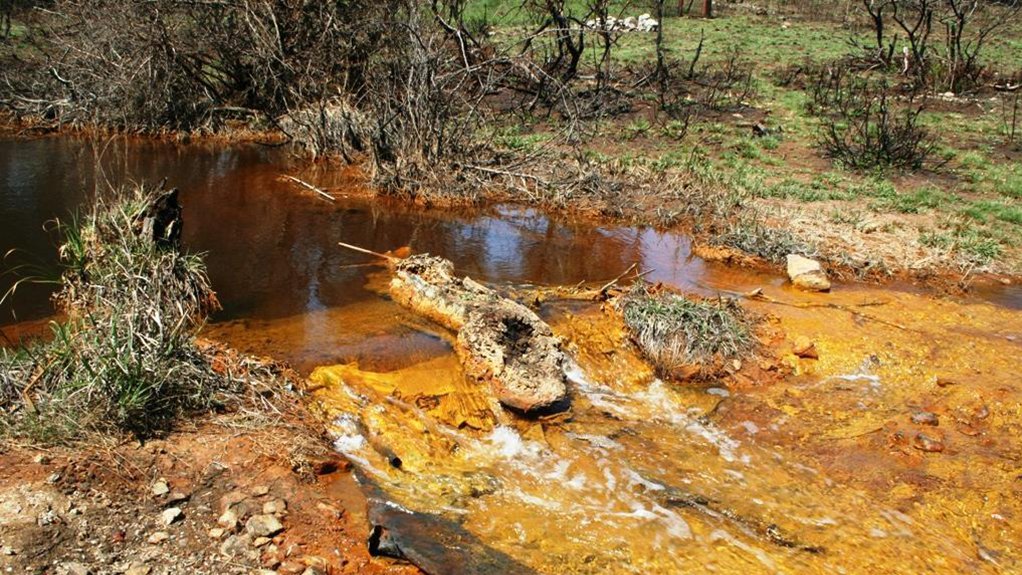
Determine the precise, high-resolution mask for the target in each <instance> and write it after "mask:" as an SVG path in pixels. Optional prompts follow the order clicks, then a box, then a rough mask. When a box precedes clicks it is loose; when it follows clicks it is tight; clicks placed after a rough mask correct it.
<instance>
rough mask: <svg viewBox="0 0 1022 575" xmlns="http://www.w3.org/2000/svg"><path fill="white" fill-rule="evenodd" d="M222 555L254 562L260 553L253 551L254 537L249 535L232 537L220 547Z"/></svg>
mask: <svg viewBox="0 0 1022 575" xmlns="http://www.w3.org/2000/svg"><path fill="white" fill-rule="evenodd" d="M220 554H221V555H223V556H225V557H234V558H240V559H250V560H254V559H256V558H257V557H258V553H257V552H256V551H255V550H254V549H252V537H251V536H250V535H248V534H242V535H231V536H230V537H228V538H227V539H225V540H224V542H223V543H222V544H221V545H220Z"/></svg>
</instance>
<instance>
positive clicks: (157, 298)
mask: <svg viewBox="0 0 1022 575" xmlns="http://www.w3.org/2000/svg"><path fill="white" fill-rule="evenodd" d="M165 197H166V196H165ZM156 199H157V194H156V192H155V191H152V190H145V189H142V188H139V189H136V190H133V191H131V192H128V193H127V194H126V195H125V196H124V197H123V198H120V199H115V200H100V201H99V202H97V204H96V206H95V208H94V210H93V211H92V212H90V213H89V214H88V215H87V216H85V217H84V218H82V219H81V220H79V221H72V222H71V223H70V224H63V225H61V231H62V234H63V243H62V245H61V248H60V256H61V260H62V262H63V265H64V268H65V271H64V274H63V278H62V285H63V289H62V290H61V291H60V292H59V294H58V295H57V296H56V301H57V303H58V306H59V308H60V309H61V310H62V311H63V312H64V313H65V314H66V316H67V320H66V321H65V322H63V323H53V324H52V331H53V337H52V339H51V340H50V341H47V342H45V343H33V344H29V345H28V346H27V347H24V348H22V349H17V350H10V349H2V350H0V435H14V436H19V437H27V438H29V439H31V440H33V441H36V442H42V443H56V442H66V441H71V440H74V439H76V438H78V437H81V436H82V435H83V434H88V433H91V432H101V433H110V432H129V433H132V434H135V435H139V436H145V435H147V434H150V433H152V432H154V431H156V430H159V429H163V428H165V427H166V426H167V425H168V424H169V423H170V422H172V421H173V419H174V418H175V416H177V415H179V414H180V413H182V412H185V411H203V410H209V409H212V408H215V407H217V406H222V405H224V404H226V403H229V402H231V401H232V398H236V397H237V395H238V394H239V393H240V392H241V391H242V389H243V385H242V383H241V381H239V380H236V379H234V378H232V377H230V376H229V375H226V374H221V373H218V372H217V371H216V370H214V369H213V368H212V366H211V365H210V362H209V361H208V359H207V358H206V357H205V356H204V354H203V353H202V352H201V351H200V350H199V348H198V347H196V345H195V339H194V338H195V333H196V332H197V330H198V328H199V327H200V325H201V324H202V323H203V322H204V320H205V318H206V316H207V314H208V313H209V312H210V311H211V310H213V309H214V308H215V307H216V306H217V301H216V298H215V296H214V294H213V292H212V290H211V289H210V286H209V281H208V279H207V277H206V273H205V269H204V266H203V264H202V260H201V259H200V258H199V257H198V256H195V255H186V254H182V253H180V251H179V250H178V249H177V246H176V245H174V244H173V242H172V241H169V240H167V239H166V238H165V237H159V236H158V235H157V234H155V233H154V232H153V228H152V224H151V222H152V221H153V220H152V219H150V218H151V216H152V209H153V208H152V206H154V205H155V204H154V201H155V200H156ZM172 225H175V224H172Z"/></svg>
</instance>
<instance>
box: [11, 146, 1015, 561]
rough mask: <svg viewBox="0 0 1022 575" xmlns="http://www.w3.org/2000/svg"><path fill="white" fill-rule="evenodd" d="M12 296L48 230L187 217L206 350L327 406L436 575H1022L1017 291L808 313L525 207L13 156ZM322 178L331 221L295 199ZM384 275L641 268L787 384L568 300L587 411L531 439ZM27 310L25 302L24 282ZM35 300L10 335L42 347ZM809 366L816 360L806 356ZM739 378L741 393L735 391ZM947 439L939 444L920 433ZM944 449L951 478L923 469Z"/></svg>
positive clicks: (116, 159)
mask: <svg viewBox="0 0 1022 575" xmlns="http://www.w3.org/2000/svg"><path fill="white" fill-rule="evenodd" d="M0 167H2V169H3V177H2V178H0V240H2V243H0V248H2V249H3V250H4V251H7V250H8V249H16V250H18V251H17V252H16V255H15V258H21V259H20V260H17V259H16V260H11V259H8V260H7V261H6V262H5V266H6V269H10V268H11V267H13V266H14V265H15V264H16V263H19V262H22V263H24V262H28V263H31V264H33V266H35V267H34V268H33V269H38V270H42V271H41V272H40V273H45V272H46V271H47V270H49V271H50V272H52V271H53V270H55V269H56V268H55V251H54V238H53V236H52V234H50V233H48V232H46V231H44V229H43V228H44V223H45V222H46V221H47V220H50V219H51V218H54V217H62V216H65V215H66V214H67V213H68V212H69V210H72V209H73V208H74V207H75V206H77V205H79V203H81V202H83V201H84V200H86V199H87V198H89V197H90V196H91V195H93V194H95V193H107V192H106V191H105V190H106V188H107V187H108V186H110V185H112V186H117V185H122V184H126V183H129V182H132V181H139V180H143V179H145V180H148V181H159V180H161V179H163V178H164V177H167V178H168V184H169V185H171V186H176V187H179V188H180V189H181V190H182V202H183V204H184V210H185V215H184V217H185V228H184V230H185V241H186V243H187V245H188V246H189V247H190V248H191V249H193V250H196V251H202V252H205V253H206V261H207V262H208V266H209V271H210V276H211V278H212V281H213V284H214V287H215V288H216V289H217V291H218V292H219V295H220V298H221V300H222V302H223V304H224V311H223V312H222V313H221V314H220V315H219V316H217V317H216V318H214V321H213V322H212V323H211V324H210V325H209V326H208V327H207V329H206V330H205V333H204V335H205V336H207V337H210V338H214V339H219V340H223V341H225V342H226V343H228V344H230V345H232V346H235V347H237V348H239V349H241V350H243V351H246V352H250V353H256V354H265V355H270V356H273V357H276V358H279V359H283V360H286V361H288V362H291V363H292V364H293V365H295V366H296V367H297V368H298V369H299V370H301V371H302V372H304V373H306V374H312V379H313V380H314V382H316V383H315V386H316V387H315V402H316V405H317V406H318V409H319V410H320V412H321V413H322V415H323V417H324V421H326V422H328V427H329V430H330V432H331V434H332V436H333V438H334V441H335V446H336V448H337V449H338V450H339V451H341V452H343V453H344V454H345V455H347V456H348V457H349V458H350V459H351V460H352V461H353V462H354V463H355V464H356V468H357V471H358V473H359V474H360V476H361V478H362V482H363V485H364V486H365V489H366V490H367V493H369V494H370V495H371V497H372V499H373V501H375V502H376V504H377V505H378V507H377V508H376V510H375V511H374V513H371V514H370V515H371V516H373V517H375V518H376V519H375V521H377V522H378V523H379V524H380V525H382V526H384V527H386V529H387V531H388V532H389V535H390V537H392V539H393V540H394V541H396V542H397V543H396V544H397V545H398V546H399V547H401V548H402V550H403V551H404V552H405V553H406V554H407V555H409V556H410V557H412V558H414V559H416V560H417V562H419V563H420V564H422V565H424V566H425V565H428V566H429V567H430V569H429V570H431V572H434V573H494V574H496V573H550V574H560V573H568V574H572V573H664V574H673V573H741V574H743V575H744V574H751V573H770V574H773V573H793V574H794V573H820V574H822V573H828V574H829V573H849V574H852V573H961V572H988V573H1012V572H1019V571H1020V570H1022V562H1020V561H1022V560H1020V557H1019V551H1018V550H1019V549H1020V548H1022V528H1020V527H1019V525H1020V520H1022V503H1020V501H1022V447H1020V443H1019V441H1018V437H1019V436H1020V435H1022V391H1020V384H1019V381H1018V377H1017V376H1018V367H1019V361H1018V358H1019V357H1022V313H1020V312H1019V311H1017V308H1018V307H1019V304H1018V302H1019V300H1018V294H1017V290H1015V291H1013V288H1012V287H1006V288H1004V289H1001V288H998V287H996V286H995V287H993V288H990V290H989V291H987V292H984V293H982V299H965V300H951V299H947V298H938V297H934V296H931V295H927V294H926V293H923V292H920V291H919V290H913V289H907V288H905V289H903V288H899V289H890V288H873V287H868V286H856V285H838V286H837V287H836V288H835V290H834V292H833V293H831V294H829V295H807V294H802V293H798V292H794V291H792V290H790V289H789V288H788V287H786V285H785V283H784V281H783V278H781V277H779V276H778V275H776V274H764V273H750V272H748V271H744V270H740V269H730V268H728V267H726V266H722V265H719V264H713V263H708V262H704V261H702V260H700V259H699V258H697V257H693V256H692V254H691V245H690V241H689V239H688V238H687V237H685V236H683V235H678V234H672V233H663V232H658V231H655V230H652V229H648V228H641V227H626V226H606V225H602V226H601V225H597V224H596V223H594V222H591V221H587V220H585V219H577V218H574V219H573V218H566V217H555V216H551V215H548V214H545V213H543V212H540V211H537V210H532V209H527V208H520V207H511V206H497V207H491V208H488V209H483V210H475V211H452V210H432V209H425V208H421V207H415V206H410V205H407V204H400V203H389V202H383V201H367V200H361V199H358V198H355V197H350V198H349V197H345V195H347V194H348V192H352V193H351V195H353V196H354V195H355V194H354V193H353V192H354V191H357V186H358V184H357V182H356V181H355V180H354V179H353V178H352V175H351V174H350V173H347V172H346V171H344V170H340V169H336V168H328V167H323V166H319V167H311V168H309V167H304V168H303V167H299V166H297V165H294V164H292V163H290V162H289V161H288V159H287V157H286V156H285V155H284V153H283V152H281V151H280V150H275V149H270V148H263V147H258V146H234V147H217V146H199V145H188V146H178V145H171V144H155V143H152V142H144V141H133V140H125V139H110V140H102V139H98V140H83V139H72V138H42V139H36V140H23V139H2V140H0ZM285 174H291V175H298V176H300V177H302V178H303V179H306V180H309V181H313V182H315V183H316V184H317V185H319V186H321V187H324V188H328V189H330V190H331V191H332V192H334V193H335V194H336V195H337V196H338V201H337V202H334V203H331V202H327V201H323V200H321V199H319V198H317V197H316V196H315V195H314V194H309V193H308V192H304V191H302V190H301V189H300V188H298V187H296V186H294V185H293V184H289V183H288V182H286V181H284V180H282V179H281V176H282V175H285ZM338 241H345V242H349V243H354V244H357V245H361V246H363V247H366V248H368V249H372V250H375V251H385V250H389V249H394V248H397V247H401V246H409V247H410V248H411V249H412V250H413V251H415V252H429V253H433V254H436V255H441V256H443V257H446V258H449V259H451V260H452V261H453V262H454V263H455V266H456V270H457V272H458V273H459V274H463V275H469V276H471V277H473V278H475V279H478V280H481V281H486V282H489V283H491V284H492V285H494V286H496V287H497V288H498V289H502V290H509V291H511V290H514V291H515V292H516V293H526V292H528V289H529V286H531V285H575V284H577V283H579V282H581V281H584V280H588V281H590V282H599V281H606V280H607V279H609V278H612V277H615V276H617V275H618V274H619V273H621V272H622V271H623V270H625V269H627V268H628V267H629V266H630V265H632V264H633V263H635V264H637V265H638V266H639V267H640V268H641V269H649V270H652V273H651V274H650V276H649V279H651V280H652V281H662V282H665V283H667V284H670V285H672V286H675V287H678V288H680V289H682V290H685V291H687V292H693V293H698V294H701V295H715V294H719V293H734V292H738V293H741V292H747V291H749V290H752V289H754V288H761V289H763V290H764V292H765V293H766V294H767V295H769V296H770V297H772V298H774V299H776V300H779V301H782V302H784V303H785V304H789V305H779V304H771V303H767V302H754V301H744V302H743V305H745V306H746V307H747V308H748V309H749V310H750V311H751V312H753V313H755V314H758V315H759V316H760V317H761V318H762V319H763V325H764V326H765V328H764V330H763V333H762V334H761V336H760V339H761V343H762V346H763V350H764V351H763V356H762V357H759V358H753V359H750V360H748V361H746V362H745V363H744V364H743V365H741V366H736V370H735V373H734V374H732V375H731V376H728V377H727V378H724V379H721V380H719V381H706V382H701V383H697V384H693V383H688V384H679V383H677V382H671V381H664V380H661V379H658V378H657V377H655V376H654V374H653V373H652V371H651V370H650V368H649V367H648V366H647V365H646V364H645V363H644V362H643V361H642V360H641V358H640V357H638V356H637V354H636V352H635V350H634V347H633V346H632V345H631V343H630V341H629V340H628V338H627V335H626V334H625V333H624V332H623V331H622V326H621V324H620V321H619V320H618V319H616V317H615V316H614V314H612V313H609V312H608V310H607V309H606V308H605V307H603V306H601V305H599V304H595V303H586V302H571V301H557V300H551V301H547V302H545V303H544V304H543V305H542V306H540V308H539V312H540V314H541V315H542V316H543V317H544V319H546V320H547V321H548V322H549V323H550V324H551V326H552V327H553V328H554V331H555V333H556V334H557V335H558V336H560V337H561V338H563V340H564V341H565V342H566V345H567V347H568V349H569V352H570V354H571V356H572V358H573V360H574V362H575V365H573V366H572V367H571V369H570V370H569V374H568V375H569V390H570V393H571V409H570V411H569V412H567V413H566V414H562V415H560V416H554V417H547V418H540V419H526V418H521V417H518V416H515V415H513V414H509V413H505V412H502V411H499V410H497V412H496V413H495V410H494V409H493V404H492V400H491V399H490V398H489V397H488V396H487V394H486V393H485V390H480V389H476V388H474V387H473V386H471V385H470V384H469V383H468V382H466V380H465V378H464V377H463V375H462V373H461V368H460V366H459V364H458V361H457V358H456V357H455V355H454V353H453V351H452V347H451V341H452V336H451V334H449V333H446V332H445V331H444V330H443V329H441V328H438V327H436V326H433V325H430V324H429V323H427V322H425V321H423V320H421V319H420V318H417V317H415V316H413V315H411V314H410V313H409V312H407V311H405V310H403V309H401V308H399V307H398V306H397V305H396V304H394V303H393V302H392V301H390V299H389V298H388V297H387V296H386V293H385V285H386V281H387V280H388V275H387V272H386V270H383V269H381V268H380V267H378V266H375V265H371V262H370V261H369V260H368V259H367V258H365V257H364V256H361V255H359V254H355V253H352V252H349V251H346V250H341V249H339V248H338V247H337V246H336V242H338ZM2 281H4V282H7V283H6V284H2V285H0V288H2V289H6V287H7V286H8V285H10V281H12V280H11V277H10V276H9V275H6V276H2ZM48 295H49V291H48V288H47V287H45V286H35V287H33V286H30V285H26V286H24V287H23V288H19V291H18V293H17V294H16V297H15V298H14V299H13V300H12V302H13V305H12V304H7V305H6V306H5V307H4V308H3V309H2V310H0V312H2V313H3V316H2V319H0V324H6V325H3V327H2V328H0V329H3V332H4V337H5V338H6V339H7V340H8V341H10V340H14V339H16V338H17V337H18V335H19V334H23V333H31V332H32V328H33V326H34V327H35V328H38V324H31V325H30V326H29V327H28V328H26V327H25V325H26V324H24V323H21V324H15V323H14V319H15V318H13V317H12V315H11V314H12V312H16V313H17V319H18V320H32V319H45V318H47V317H48V316H49V315H50V314H51V313H52V310H51V309H50V307H49V304H48V300H47V298H48ZM797 336H806V337H809V338H811V339H812V340H813V341H814V342H815V344H816V347H817V349H818V350H819V351H820V357H819V359H818V360H807V359H801V358H797V357H794V356H793V355H791V354H790V349H791V343H790V342H791V341H792V340H793V339H794V338H795V337H797ZM738 367H740V368H741V369H738ZM919 412H928V413H934V414H936V415H937V416H938V418H939V424H938V425H936V426H933V425H929V424H925V423H920V421H923V420H922V419H919V420H917V419H914V415H915V414H917V413H919ZM920 434H922V435H925V436H926V437H927V438H928V439H930V440H933V441H936V442H937V443H936V444H934V443H932V442H931V443H927V444H925V445H929V446H932V445H939V446H940V447H941V448H942V450H941V451H929V450H924V449H921V447H922V446H924V443H921V441H922V440H920V439H919V436H920Z"/></svg>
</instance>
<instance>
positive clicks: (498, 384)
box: [386, 255, 567, 412]
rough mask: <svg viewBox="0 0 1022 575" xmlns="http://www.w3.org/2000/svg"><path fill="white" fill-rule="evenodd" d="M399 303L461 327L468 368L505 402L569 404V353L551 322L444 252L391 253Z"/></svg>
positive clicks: (520, 406)
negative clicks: (466, 273)
mask: <svg viewBox="0 0 1022 575" xmlns="http://www.w3.org/2000/svg"><path fill="white" fill-rule="evenodd" d="M386 261H387V263H388V265H389V266H390V267H391V268H392V269H393V271H394V278H393V279H392V280H391V282H390V286H389V290H390V294H391V297H393V298H394V301H396V302H397V303H398V304H400V305H402V306H404V307H406V308H408V309H410V310H412V311H414V312H416V313H418V314H420V315H422V316H424V317H426V318H429V319H430V320H432V321H434V322H436V323H438V324H440V325H442V326H444V327H446V328H448V329H450V330H452V331H456V332H457V334H458V336H457V340H456V344H455V349H456V351H457V353H458V357H459V359H460V360H461V363H462V365H463V366H464V368H465V372H466V373H467V375H468V376H470V377H472V378H474V379H476V380H477V381H479V382H480V383H485V384H488V385H489V386H490V389H491V390H492V392H493V394H494V395H495V396H496V398H497V399H498V400H499V401H500V402H501V403H502V404H503V405H505V406H507V407H511V408H514V409H517V410H520V411H523V412H542V411H556V410H559V409H563V408H565V407H567V388H566V386H565V379H566V377H565V375H564V365H565V360H566V358H565V355H564V352H563V351H562V350H561V344H560V340H558V339H557V338H556V337H555V336H554V334H553V331H552V330H551V329H550V326H549V325H547V324H546V322H544V321H543V320H541V319H540V318H539V316H537V315H536V314H535V313H534V312H533V311H532V310H530V309H529V308H527V307H525V306H524V305H522V304H520V303H518V302H515V301H512V300H509V299H507V298H504V297H501V296H500V295H499V294H498V293H497V292H496V291H494V290H492V289H490V288H488V287H486V286H484V285H482V284H480V283H478V282H475V281H473V280H472V279H471V278H467V277H466V278H459V277H457V276H455V275H454V265H453V264H452V263H451V262H450V261H448V260H445V259H443V258H438V257H433V256H429V255H416V256H411V257H409V258H406V259H396V258H387V260H386Z"/></svg>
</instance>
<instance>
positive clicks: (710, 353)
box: [620, 284, 755, 375]
mask: <svg viewBox="0 0 1022 575" xmlns="http://www.w3.org/2000/svg"><path fill="white" fill-rule="evenodd" d="M620 307H621V311H622V313H623V315H624V320H625V325H627V326H628V329H629V330H630V331H631V333H632V337H633V339H634V341H635V343H636V344H637V345H638V346H639V349H640V350H641V351H642V353H643V355H645V357H646V358H647V359H649V360H650V361H651V362H653V364H654V366H655V367H656V368H657V370H658V372H659V373H660V374H661V375H671V374H674V373H678V371H679V369H680V368H682V367H684V366H689V365H693V364H695V365H699V366H700V367H701V368H712V367H715V366H716V367H719V366H720V365H721V364H722V363H723V362H725V361H730V360H733V359H739V358H741V357H744V356H746V355H748V354H749V353H750V352H751V351H752V350H753V348H754V346H755V339H754V337H753V334H752V329H751V322H750V320H749V318H748V317H747V315H746V313H745V311H744V310H743V309H742V307H741V306H740V305H739V304H738V303H737V302H736V301H734V300H730V299H717V300H695V299H689V298H686V297H684V296H681V295H678V294H674V293H668V292H663V291H657V290H654V289H651V288H650V287H649V286H648V285H646V284H638V285H637V286H635V287H633V288H632V290H631V291H630V292H629V293H628V294H627V295H626V296H625V297H624V298H623V300H622V302H621V304H620Z"/></svg>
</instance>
